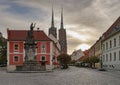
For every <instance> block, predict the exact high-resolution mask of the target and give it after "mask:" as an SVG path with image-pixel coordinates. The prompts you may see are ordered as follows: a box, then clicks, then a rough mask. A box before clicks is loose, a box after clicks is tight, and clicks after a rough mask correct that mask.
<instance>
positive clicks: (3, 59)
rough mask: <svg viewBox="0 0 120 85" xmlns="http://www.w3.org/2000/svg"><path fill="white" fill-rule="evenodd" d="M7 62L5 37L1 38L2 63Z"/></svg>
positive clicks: (0, 53) (0, 55)
mask: <svg viewBox="0 0 120 85" xmlns="http://www.w3.org/2000/svg"><path fill="white" fill-rule="evenodd" d="M6 61H7V41H6V39H5V38H4V37H2V36H1V37H0V63H1V64H2V63H6Z"/></svg>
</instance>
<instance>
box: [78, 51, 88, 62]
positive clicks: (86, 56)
mask: <svg viewBox="0 0 120 85" xmlns="http://www.w3.org/2000/svg"><path fill="white" fill-rule="evenodd" d="M83 53H84V56H82V57H80V58H79V59H78V61H83V60H85V59H86V58H88V57H89V56H88V55H89V54H88V53H89V52H88V50H85V51H84V52H83Z"/></svg>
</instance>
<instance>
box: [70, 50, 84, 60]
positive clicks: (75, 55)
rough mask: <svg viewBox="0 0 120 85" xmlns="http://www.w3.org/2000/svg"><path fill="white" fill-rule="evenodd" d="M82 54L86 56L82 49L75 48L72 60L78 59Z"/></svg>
mask: <svg viewBox="0 0 120 85" xmlns="http://www.w3.org/2000/svg"><path fill="white" fill-rule="evenodd" d="M82 56H84V53H83V51H82V50H81V49H79V50H75V51H74V52H73V53H72V55H71V60H78V59H79V58H80V57H82Z"/></svg>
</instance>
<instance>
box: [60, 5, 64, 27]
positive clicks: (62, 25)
mask: <svg viewBox="0 0 120 85" xmlns="http://www.w3.org/2000/svg"><path fill="white" fill-rule="evenodd" d="M60 28H61V29H64V24H63V7H62V6H61V25H60Z"/></svg>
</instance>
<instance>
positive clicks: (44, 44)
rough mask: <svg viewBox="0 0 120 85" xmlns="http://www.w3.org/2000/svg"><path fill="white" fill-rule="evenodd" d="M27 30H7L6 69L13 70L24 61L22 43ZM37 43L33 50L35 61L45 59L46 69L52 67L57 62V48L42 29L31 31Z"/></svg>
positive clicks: (58, 52)
mask: <svg viewBox="0 0 120 85" xmlns="http://www.w3.org/2000/svg"><path fill="white" fill-rule="evenodd" d="M27 32H28V30H7V34H8V39H7V60H8V62H7V70H8V71H14V70H16V66H22V65H23V63H24V61H25V49H24V43H25V40H26V37H27ZM33 35H34V40H35V43H36V44H37V48H36V51H35V55H36V61H37V62H38V63H40V61H46V63H45V66H46V69H52V68H53V66H54V65H53V64H54V63H55V64H56V63H57V56H58V55H59V54H60V51H59V48H58V47H57V45H56V44H55V43H54V41H52V40H51V39H50V38H49V37H48V36H47V35H46V34H45V33H44V32H43V31H42V30H35V31H33Z"/></svg>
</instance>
